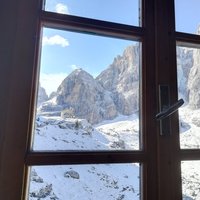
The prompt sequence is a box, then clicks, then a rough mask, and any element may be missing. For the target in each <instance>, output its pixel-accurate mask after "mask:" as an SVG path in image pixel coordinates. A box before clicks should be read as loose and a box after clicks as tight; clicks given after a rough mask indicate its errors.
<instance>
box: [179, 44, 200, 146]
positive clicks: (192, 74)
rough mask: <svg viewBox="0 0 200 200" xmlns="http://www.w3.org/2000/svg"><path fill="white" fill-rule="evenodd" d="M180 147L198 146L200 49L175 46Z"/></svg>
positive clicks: (199, 142)
mask: <svg viewBox="0 0 200 200" xmlns="http://www.w3.org/2000/svg"><path fill="white" fill-rule="evenodd" d="M177 70H178V91H179V98H183V99H184V101H185V104H184V106H183V107H181V108H180V109H179V121H180V144H181V148H189V149H192V148H200V134H199V132H200V118H199V116H200V110H199V109H200V88H199V86H200V79H199V77H200V49H196V48H186V47H177Z"/></svg>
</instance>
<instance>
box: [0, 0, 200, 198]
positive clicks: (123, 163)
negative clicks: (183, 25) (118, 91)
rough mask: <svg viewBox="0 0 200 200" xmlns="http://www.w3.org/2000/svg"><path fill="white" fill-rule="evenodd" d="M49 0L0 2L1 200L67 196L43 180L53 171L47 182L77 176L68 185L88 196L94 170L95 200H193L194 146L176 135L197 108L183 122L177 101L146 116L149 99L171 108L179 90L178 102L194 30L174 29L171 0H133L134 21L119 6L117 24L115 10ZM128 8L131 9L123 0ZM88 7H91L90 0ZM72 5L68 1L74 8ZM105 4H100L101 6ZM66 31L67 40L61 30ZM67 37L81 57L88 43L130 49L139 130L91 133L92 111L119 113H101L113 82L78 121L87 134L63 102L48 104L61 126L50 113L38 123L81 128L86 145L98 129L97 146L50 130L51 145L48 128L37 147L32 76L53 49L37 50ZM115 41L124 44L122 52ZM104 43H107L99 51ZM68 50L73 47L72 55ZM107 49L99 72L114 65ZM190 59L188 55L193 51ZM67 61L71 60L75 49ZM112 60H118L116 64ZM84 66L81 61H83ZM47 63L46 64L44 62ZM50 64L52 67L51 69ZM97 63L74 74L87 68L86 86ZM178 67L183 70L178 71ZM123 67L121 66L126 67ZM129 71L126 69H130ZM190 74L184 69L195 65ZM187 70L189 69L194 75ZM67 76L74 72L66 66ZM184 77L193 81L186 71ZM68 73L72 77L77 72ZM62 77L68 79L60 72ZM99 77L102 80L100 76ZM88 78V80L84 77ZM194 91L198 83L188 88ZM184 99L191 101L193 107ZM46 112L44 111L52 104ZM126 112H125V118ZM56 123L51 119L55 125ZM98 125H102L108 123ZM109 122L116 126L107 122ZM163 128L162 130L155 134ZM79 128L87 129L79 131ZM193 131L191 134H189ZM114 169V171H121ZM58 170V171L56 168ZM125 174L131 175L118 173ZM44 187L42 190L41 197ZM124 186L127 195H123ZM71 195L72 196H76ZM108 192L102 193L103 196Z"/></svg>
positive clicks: (39, 133)
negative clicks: (134, 54)
mask: <svg viewBox="0 0 200 200" xmlns="http://www.w3.org/2000/svg"><path fill="white" fill-rule="evenodd" d="M50 2H51V1H50V0H49V1H46V7H45V9H43V8H44V2H43V1H40V0H31V1H28V2H24V1H22V0H19V1H18V2H15V3H13V2H12V1H11V0H7V1H3V2H2V6H1V8H0V13H1V17H0V19H1V20H0V24H1V27H4V31H2V32H1V33H0V35H1V37H0V42H1V47H0V53H1V54H0V57H1V59H0V63H1V66H2V73H1V74H0V80H1V82H2V84H0V85H1V90H0V91H2V93H3V95H2V98H1V103H0V109H1V111H2V112H0V119H1V122H2V126H1V129H0V130H1V132H0V133H1V134H0V177H1V178H0V188H1V189H0V196H1V197H2V198H4V199H9V200H12V199H13V200H15V199H26V198H28V197H29V199H36V198H41V196H40V195H45V194H46V195H47V194H48V195H47V196H48V197H47V196H45V197H47V198H54V199H56V198H60V199H62V198H66V197H67V198H70V197H69V196H70V195H72V196H74V194H75V192H74V190H70V192H67V193H65V192H63V191H61V190H60V189H61V188H59V186H58V184H57V185H56V184H52V179H53V178H55V177H57V179H53V180H55V182H56V181H58V179H59V177H60V180H61V182H62V181H65V182H66V183H67V184H68V187H70V188H72V187H73V189H74V188H75V187H74V183H75V182H76V181H77V183H79V184H76V187H78V189H80V191H81V192H82V193H84V194H85V195H86V194H90V196H89V197H90V198H93V197H94V196H92V193H93V192H94V191H93V190H92V191H91V188H92V186H91V183H93V181H94V176H96V177H97V176H98V177H99V179H98V181H99V182H98V183H99V185H98V186H99V187H98V188H97V191H102V190H103V191H104V193H103V194H104V195H105V196H104V198H107V199H108V198H113V199H116V198H118V199H123V198H124V199H142V200H148V199H155V200H159V199H162V200H165V199H166V200H167V199H181V198H182V199H187V198H191V199H195V198H196V199H197V198H198V195H199V194H198V191H195V192H192V191H189V190H188V188H190V187H191V186H192V187H194V188H196V187H197V186H196V182H195V181H196V178H197V179H198V176H193V175H195V174H198V164H199V163H198V162H199V159H200V156H199V155H200V154H199V146H198V143H196V141H195V142H194V143H191V141H192V140H191V137H189V134H188V135H187V137H188V138H187V139H186V142H184V140H185V137H184V134H186V132H187V131H189V132H191V134H193V131H192V129H191V127H192V128H198V119H196V118H197V117H196V118H195V112H198V110H193V111H192V112H193V113H194V115H193V118H192V120H190V119H189V120H187V119H186V118H187V116H186V115H187V114H185V112H186V109H187V107H186V106H187V105H184V107H183V108H181V110H180V113H179V116H178V112H175V113H173V114H172V115H170V116H169V117H168V118H165V119H162V121H157V120H156V114H157V113H159V112H160V111H161V110H160V109H159V108H160V107H161V108H162V105H159V103H160V102H159V100H161V99H165V100H167V99H169V102H168V103H167V104H168V105H172V104H173V103H175V102H176V101H177V100H178V97H179V98H184V100H185V101H186V102H187V100H188V99H187V98H188V95H187V90H188V89H191V88H187V87H186V86H187V85H188V84H186V82H188V79H186V77H185V76H184V73H186V72H187V70H189V66H188V65H187V63H189V64H190V63H191V62H192V61H190V60H192V59H193V57H192V56H193V55H194V52H196V55H198V48H199V44H200V36H198V35H197V34H191V33H186V32H189V31H186V29H179V28H178V21H177V20H178V17H179V14H180V12H179V1H173V0H171V1H167V0H165V1H163V0H162V1H161V0H158V1H154V0H148V1H146V0H143V1H141V2H140V4H141V5H139V4H138V3H137V4H136V8H137V9H136V10H137V11H138V12H137V13H136V16H138V17H137V19H138V18H139V16H140V19H139V20H137V19H136V21H135V19H133V18H132V16H131V15H130V16H129V12H125V11H126V9H127V8H125V11H123V12H125V14H124V15H123V16H125V19H123V20H122V21H120V19H119V18H118V17H119V15H114V14H113V18H109V17H106V18H101V16H100V17H99V14H98V12H97V13H93V14H98V16H95V15H93V14H92V15H88V13H90V12H89V11H87V12H85V13H84V14H83V13H81V12H79V11H82V8H80V7H77V6H75V7H73V5H72V7H70V6H69V7H67V6H66V5H64V2H63V1H61V3H60V4H59V5H58V6H57V8H56V7H55V9H54V10H51V9H50V8H51V5H50V4H51V3H50ZM68 2H69V5H70V2H72V3H74V4H76V3H75V2H74V1H68ZM128 2H129V3H131V2H134V1H128ZM79 5H80V4H79ZM129 5H130V6H131V5H132V3H131V4H129ZM91 6H96V4H94V5H91ZM72 8H73V9H74V8H77V9H79V11H78V10H73V9H72ZM89 8H90V7H88V9H89ZM107 8H108V11H109V9H110V7H107ZM115 8H116V7H115ZM123 8H124V7H122V10H123ZM56 9H57V11H56ZM92 9H93V8H92ZM134 9H135V6H134ZM139 9H140V11H139ZM52 11H53V12H52ZM56 12H57V13H56ZM105 13H107V10H105ZM113 13H114V10H113ZM138 13H141V14H138ZM103 16H105V15H103ZM2 19H3V20H2ZM133 21H134V22H133ZM175 22H176V26H175ZM175 27H176V29H175ZM179 31H186V32H179ZM192 33H194V32H192ZM66 34H67V37H65V36H66ZM71 35H72V39H73V37H74V38H75V41H76V42H77V43H76V45H75V46H77V45H81V44H84V45H83V46H86V48H85V49H84V55H85V56H84V57H85V58H86V56H87V54H91V53H94V52H95V51H97V50H98V51H99V52H101V55H103V54H104V53H105V52H106V50H109V52H110V51H111V49H114V50H117V51H118V52H117V54H119V58H122V57H123V56H122V54H123V51H124V50H125V49H126V45H129V46H130V45H131V46H136V47H138V52H139V53H138V55H139V56H138V60H139V65H138V69H137V70H138V77H139V80H138V82H137V88H138V90H137V91H139V95H138V96H136V97H137V98H135V99H137V103H136V104H135V106H136V107H138V108H139V110H137V112H138V113H137V114H138V115H137V116H139V118H137V119H139V120H136V121H134V122H133V121H132V124H133V123H135V126H136V127H139V128H137V129H135V130H136V132H137V131H138V132H139V135H137V137H134V138H130V141H127V143H123V142H121V143H120V141H122V140H123V138H122V135H119V137H117V138H116V137H113V135H114V134H113V133H114V131H116V130H114V131H113V130H111V129H108V128H107V127H106V128H105V126H103V125H102V126H98V127H96V126H95V128H96V129H95V130H94V129H93V128H94V127H93V126H91V124H92V123H94V124H96V123H100V122H102V121H104V118H101V117H102V116H104V117H105V118H106V117H107V120H113V119H115V114H116V112H117V113H120V112H121V113H120V114H122V110H117V108H116V110H115V111H116V112H113V113H112V116H110V115H109V116H108V114H109V113H106V112H104V111H105V110H109V109H110V108H111V107H112V108H115V107H116V101H113V96H114V95H113V94H112V95H111V96H109V95H108V94H111V93H112V91H113V90H114V89H115V88H114V89H113V88H112V91H109V92H108V91H107V90H106V92H107V93H106V94H107V95H108V96H107V97H108V98H106V99H109V101H108V102H107V103H106V104H103V103H102V102H100V103H99V104H98V105H97V108H101V110H100V111H101V112H100V111H99V112H97V113H96V114H98V117H95V118H94V116H91V113H92V112H88V113H87V114H88V116H87V118H85V119H84V120H88V121H87V123H88V124H90V125H89V126H88V127H89V128H90V131H89V130H88V129H87V131H86V130H84V132H81V131H82V129H81V130H80V131H77V129H80V127H82V126H83V125H82V121H80V118H81V117H82V116H86V114H85V113H84V114H83V115H81V112H80V113H79V114H77V112H74V109H75V106H74V105H72V104H71V105H70V107H67V106H66V107H62V109H61V110H58V109H57V108H58V107H59V106H58V105H61V104H58V105H56V106H57V107H56V109H57V110H55V111H56V112H57V113H59V115H60V114H61V113H62V117H63V119H64V120H63V122H65V123H63V124H61V123H60V122H58V121H56V120H55V116H54V118H53V120H52V121H50V120H49V121H48V123H49V124H50V126H51V128H50V129H52V130H53V128H55V129H56V128H58V127H59V128H60V129H62V128H63V130H65V131H63V133H62V134H65V135H67V137H68V136H69V133H70V131H69V126H71V127H72V128H71V133H73V136H74V135H76V134H75V132H76V133H77V135H79V133H80V132H81V133H83V135H82V136H83V137H82V138H83V140H84V139H85V140H87V142H88V143H89V141H90V138H89V136H90V135H89V133H91V132H92V133H93V132H95V131H96V132H95V133H94V134H97V135H98V134H99V132H101V133H103V134H101V135H98V136H99V137H100V136H101V137H102V135H103V136H104V141H105V143H101V145H100V144H99V143H98V142H97V143H95V142H93V141H92V144H95V145H94V146H89V148H88V145H86V146H84V145H83V144H81V142H82V141H81V140H79V141H78V140H76V141H75V143H76V145H73V146H72V145H70V144H71V143H73V141H74V139H72V140H70V141H67V140H66V141H63V138H62V137H60V138H61V140H62V144H63V145H64V147H63V146H62V144H61V143H60V144H61V145H57V146H56V144H57V143H56V140H58V136H56V137H54V135H53V133H54V132H48V136H49V135H51V145H46V146H45V142H46V140H43V136H46V135H47V131H46V132H45V128H46V127H45V126H43V125H44V124H46V122H47V121H45V120H44V119H45V117H44V116H42V117H39V118H38V112H40V111H42V113H43V114H44V111H45V112H46V111H47V110H45V109H46V108H45V105H44V104H40V103H41V102H39V100H40V99H38V100H37V96H38V95H39V94H38V91H39V89H40V88H39V80H42V79H41V77H42V73H43V72H44V71H45V68H44V65H43V64H44V63H45V62H46V63H48V66H50V65H51V64H54V62H55V60H56V59H58V57H56V58H55V59H54V58H53V56H54V55H55V53H52V52H53V51H55V50H53V49H52V50H51V51H49V52H47V49H45V48H46V47H45V45H44V44H46V45H47V44H57V45H63V46H64V47H67V46H69V45H72V43H70V42H71V41H72V40H69V38H70V36H71ZM42 38H43V46H42ZM52 38H53V40H52ZM88 38H89V39H88ZM88 40H91V41H92V40H95V41H97V40H98V43H97V42H95V44H94V43H93V45H94V46H95V47H96V48H94V50H95V51H90V49H88V48H87V45H88V44H89V42H88ZM59 41H62V43H61V42H59ZM86 41H87V42H86ZM110 41H114V43H112V44H115V45H116V46H115V48H113V47H112V44H111V43H110ZM84 42H85V43H84ZM104 43H106V44H109V43H110V46H108V47H107V49H106V50H105V51H101V50H100V48H99V45H100V44H101V45H102V44H104ZM74 44H75V43H74ZM97 44H98V45H97ZM121 46H124V49H123V48H121ZM41 47H42V48H41ZM109 47H111V48H110V49H109ZM119 47H120V48H119ZM81 48H82V47H81ZM98 48H99V49H98ZM78 49H79V48H76V49H75V52H76V53H77V52H78ZM121 49H123V50H121ZM70 51H72V49H70ZM120 51H121V52H120ZM51 53H52V54H51ZM59 54H60V55H59V56H62V53H59ZM69 55H70V54H69ZM79 55H80V54H79ZM106 55H107V53H105V54H104V56H103V57H106ZM113 55H114V56H108V58H107V59H110V61H109V62H108V63H106V64H105V68H102V69H103V70H106V69H107V68H106V66H107V64H108V65H109V64H112V63H113V62H114V60H115V61H116V62H117V59H114V58H115V52H114V53H113ZM190 56H191V57H190ZM45 57H46V61H45V59H44V58H45ZM196 57H197V58H198V56H196ZM40 58H41V59H40ZM99 58H100V57H99ZM181 58H187V59H185V62H183V60H180V59H181ZM70 59H72V61H70ZM105 59H106V58H105ZM60 60H63V59H60ZM66 60H67V61H66V62H69V61H70V63H71V64H67V65H68V66H69V67H74V68H77V66H78V65H80V64H79V63H78V64H77V65H75V64H76V63H75V64H74V63H73V61H74V57H73V56H72V55H70V57H69V59H68V58H67V59H66ZM197 60H198V59H197ZM197 60H196V61H194V63H196V62H197ZM76 61H77V62H80V61H81V56H79V59H78V60H77V59H76ZM100 61H101V62H102V61H103V59H102V58H100V60H99V62H100ZM121 61H122V60H120V59H119V62H121ZM99 62H98V63H99ZM87 66H89V63H88V65H87ZM78 67H79V66H78ZM83 67H84V66H83ZM83 67H82V69H80V68H79V69H77V70H76V72H77V73H80V72H83ZM192 67H194V66H192ZM52 68H54V67H53V66H52ZM56 69H57V70H59V69H58V67H56ZM102 69H100V70H98V67H96V66H95V67H89V73H91V74H92V76H91V74H88V73H86V72H87V70H86V68H84V75H87V80H89V79H90V80H91V81H92V83H95V84H96V78H97V77H98V75H99V74H101V72H102ZM132 69H133V68H132ZM134 69H136V68H134ZM183 69H184V70H185V71H184V73H183ZM43 70H44V71H43ZM66 70H67V69H66ZM124 70H126V67H125V69H124ZM137 70H136V71H137ZM136 71H134V73H133V74H136V73H135V72H136ZM190 71H191V73H192V72H193V71H195V69H193V70H190ZM197 71H198V70H197ZM71 72H72V71H70V72H69V73H71ZM67 73H68V72H67ZM72 73H73V72H72ZM95 73H96V74H95ZM195 74H196V75H197V74H198V73H195ZM72 75H73V74H72ZM74 75H77V74H76V73H75V74H74ZM177 75H178V76H177ZM94 77H95V78H94ZM104 77H105V74H104V76H100V78H99V79H98V80H103V78H104ZM123 77H124V76H122V78H123ZM197 77H198V75H197ZM191 79H196V78H194V77H192V78H191ZM73 80H75V78H74V77H73V78H72V83H73V84H74V82H73ZM77 80H80V78H79V79H77ZM94 80H95V81H94ZM66 81H67V82H68V81H69V79H68V80H66ZM70 81H71V80H70ZM124 81H127V80H124ZM193 81H194V80H193ZM76 83H77V82H76ZM55 84H56V83H55ZM95 84H94V85H95ZM102 84H105V80H104V81H103V82H102ZM83 85H84V84H83V82H82V83H81V84H80V86H82V87H81V90H83V89H84V87H83ZM89 85H90V86H91V84H89ZM116 85H117V84H116ZM162 86H165V87H164V88H165V89H166V88H167V90H168V89H169V96H170V98H169V97H166V98H161V97H160V95H161V93H162V91H161V88H162ZM166 86H167V87H166ZM193 86H195V84H193ZM101 87H102V88H103V89H102V88H101ZM105 87H106V86H105V85H103V86H102V85H101V86H98V88H101V89H100V91H101V92H100V91H99V93H98V95H99V96H98V95H96V97H97V98H98V99H101V100H102V99H105V98H104V97H105V93H104V92H102V91H104V89H105ZM131 88H132V87H131ZM197 89H198V88H197ZM59 91H61V90H59ZM95 91H96V90H95ZM192 91H194V90H192ZM93 93H94V91H93ZM93 93H92V94H93ZM69 94H73V92H72V90H70V92H69ZM76 94H77V93H76ZM100 94H101V95H100ZM123 94H125V93H123ZM197 94H198V90H197V93H195V94H194V95H197ZM184 95H185V96H184ZM190 95H192V93H190ZM72 96H73V97H74V96H75V95H74V94H73V95H72ZM88 96H92V95H91V94H90V95H88ZM127 96H128V95H127ZM100 97H101V98H100ZM59 98H60V99H57V101H56V102H61V101H62V100H63V99H62V96H60V97H59ZM131 98H132V97H131ZM116 99H118V97H117V98H115V100H116ZM58 100H60V101H58ZM195 100H196V98H195ZM63 101H64V100H63ZM36 102H37V103H38V105H39V104H40V105H42V106H43V107H41V108H42V109H39V110H38V111H36V109H35V108H36ZM66 102H67V103H69V101H66V100H65V101H64V103H66ZM72 102H74V101H72ZM86 102H87V100H86ZM95 102H96V101H95ZM109 104H110V105H109ZM67 105H68V104H67ZM105 105H106V106H107V105H109V109H108V107H106V108H105ZM130 105H131V104H130ZM194 105H195V106H196V104H194ZM47 106H48V105H47ZM84 106H85V105H84ZM59 108H60V107H59ZM185 108H186V109H185ZM195 108H196V107H195ZM81 109H84V107H81V108H80V110H81ZM119 109H120V106H119ZM86 110H88V109H86ZM48 112H49V111H48ZM47 114H52V111H51V113H47ZM54 114H55V113H54ZM129 114H130V113H129ZM129 114H127V116H130V115H129ZM131 114H133V113H131ZM66 116H67V117H66ZM74 116H75V119H74ZM65 117H66V118H69V119H71V122H72V123H71V124H69V123H68V124H66V118H65ZM184 117H185V118H184ZM48 119H50V117H49V118H48ZM35 122H36V125H35ZM57 122H58V123H59V124H55V123H57ZM67 122H69V121H67ZM120 123H121V121H120ZM104 125H105V124H104ZM106 125H107V126H108V124H106ZM66 126H68V127H67V128H68V129H67V130H66V129H64V128H66ZM179 126H180V128H179ZM88 127H87V128H88ZM114 127H116V124H115V126H114ZM164 127H165V128H164ZM48 128H49V127H48ZM112 128H113V127H112ZM93 130H94V131H93ZM108 130H109V131H108ZM166 130H167V131H166ZM179 130H180V131H179ZM98 131H99V132H98ZM112 131H113V132H112ZM126 131H127V130H126ZM33 132H35V134H33ZM122 132H123V130H121V129H120V134H121V133H122ZM165 132H167V134H166V135H163V133H164V134H165ZM85 133H87V134H88V135H87V134H86V135H85ZM45 134H46V135H45ZM77 135H76V136H77ZM133 135H134V134H133ZM126 136H127V135H126ZM131 136H132V135H131ZM194 136H195V135H194V134H193V136H192V137H194ZM88 138H89V139H88ZM106 138H107V139H108V138H109V139H110V138H112V139H111V140H109V141H111V143H108V142H107V143H106V141H108V140H106ZM133 140H134V141H136V144H132V143H131V141H133ZM188 140H191V141H188ZM77 141H78V142H77ZM101 141H102V140H101ZM123 141H124V140H123ZM193 141H194V140H193ZM39 142H41V145H38V144H39ZM129 142H130V143H129ZM190 143H191V144H190ZM84 144H86V143H84ZM105 144H106V145H105ZM98 145H99V146H98ZM47 147H48V148H47ZM74 147H76V148H74ZM97 147H98V148H97ZM190 166H193V167H192V169H191V170H190V173H191V174H192V175H190V174H189V173H187V171H188V168H190ZM58 169H59V170H58ZM121 169H124V171H123V170H121ZM58 172H59V173H60V174H57V173H58ZM50 173H51V176H48V175H47V174H50ZM116 174H117V175H118V176H117V175H116ZM127 176H128V177H129V178H131V179H129V178H127ZM82 177H84V179H85V180H87V181H86V182H85V183H83V182H81V181H82ZM85 177H86V178H85ZM181 178H182V179H181ZM29 183H30V184H29ZM58 183H59V181H58ZM189 183H191V184H189ZM38 184H41V185H40V187H38ZM51 184H52V185H51ZM55 185H56V186H55ZM83 189H84V190H83ZM116 190H117V191H118V190H120V191H121V193H117V194H116V193H115V191H116ZM44 191H45V192H46V193H45V194H44ZM129 192H132V193H131V194H132V196H129V194H130V193H129ZM67 195H69V196H67ZM78 195H79V194H77V198H81V197H80V196H78ZM98 195H99V193H98V194H97V193H96V198H98V199H100V198H102V197H100V196H98ZM109 195H112V196H110V197H109Z"/></svg>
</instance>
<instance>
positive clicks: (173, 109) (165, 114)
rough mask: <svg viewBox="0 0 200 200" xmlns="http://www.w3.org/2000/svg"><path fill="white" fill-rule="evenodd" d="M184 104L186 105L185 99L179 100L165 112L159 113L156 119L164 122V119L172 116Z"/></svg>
mask: <svg viewBox="0 0 200 200" xmlns="http://www.w3.org/2000/svg"><path fill="white" fill-rule="evenodd" d="M183 104H184V100H183V99H179V100H178V101H177V102H176V103H174V104H173V105H171V106H170V107H168V108H166V109H164V110H163V111H161V112H160V113H158V114H157V115H156V119H157V120H162V119H164V118H166V117H168V116H170V115H171V114H173V113H174V112H176V111H177V110H178V109H179V108H180V107H181V106H182V105H183Z"/></svg>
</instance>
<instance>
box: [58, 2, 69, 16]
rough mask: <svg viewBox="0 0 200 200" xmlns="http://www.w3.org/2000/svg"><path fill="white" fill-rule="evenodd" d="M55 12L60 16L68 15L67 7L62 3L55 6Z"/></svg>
mask: <svg viewBox="0 0 200 200" xmlns="http://www.w3.org/2000/svg"><path fill="white" fill-rule="evenodd" d="M55 10H56V12H57V13H60V14H69V11H68V7H67V6H66V5H65V4H62V3H58V4H56V7H55Z"/></svg>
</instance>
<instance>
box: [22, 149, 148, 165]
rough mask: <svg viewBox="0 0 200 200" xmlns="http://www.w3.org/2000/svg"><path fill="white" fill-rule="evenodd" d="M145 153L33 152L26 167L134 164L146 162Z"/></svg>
mask: <svg viewBox="0 0 200 200" xmlns="http://www.w3.org/2000/svg"><path fill="white" fill-rule="evenodd" d="M145 160H146V155H145V154H144V153H143V152H135V151H122V152H120V151H119V152H112V151H107V152H103V151H100V152H95V151H90V152H89V151H86V152H80V151H79V152H78V151H72V152H68V153H67V152H31V153H29V154H28V155H27V156H26V159H25V164H26V165H29V166H30V165H58V164H100V163H133V162H139V163H141V162H144V161H145Z"/></svg>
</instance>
